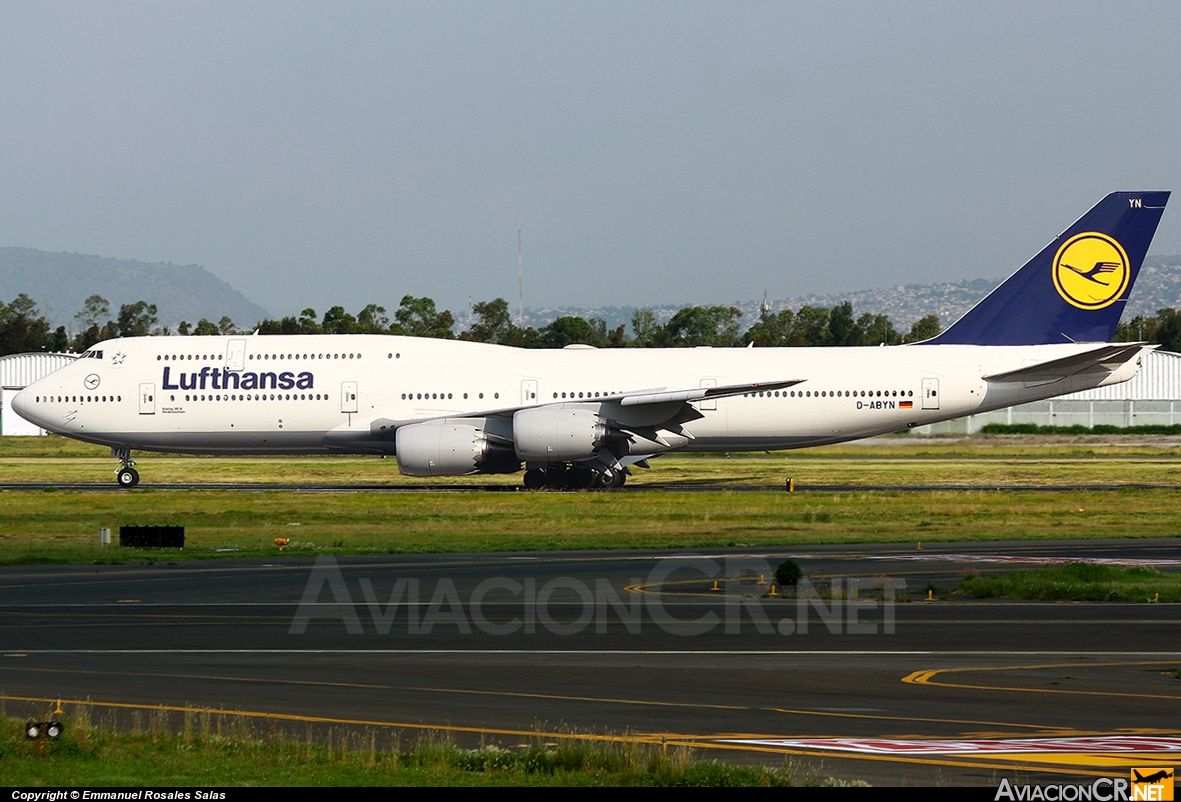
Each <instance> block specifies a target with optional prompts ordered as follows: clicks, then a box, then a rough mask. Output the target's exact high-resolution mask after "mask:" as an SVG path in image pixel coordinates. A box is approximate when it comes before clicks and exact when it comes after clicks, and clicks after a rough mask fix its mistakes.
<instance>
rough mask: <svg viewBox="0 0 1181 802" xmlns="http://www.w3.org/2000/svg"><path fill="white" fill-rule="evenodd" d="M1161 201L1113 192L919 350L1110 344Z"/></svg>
mask: <svg viewBox="0 0 1181 802" xmlns="http://www.w3.org/2000/svg"><path fill="white" fill-rule="evenodd" d="M1168 200H1169V193H1168V192H1113V193H1112V194H1110V195H1108V196H1107V197H1106V198H1104V199H1103V200H1101V201H1099V203H1098V204H1097V205H1096V206H1095V207H1094V208H1093V209H1091V211H1089V212H1087V213H1086V214H1084V215H1083V216H1082V217H1080V218H1079V219H1078V221H1077V222H1075V224H1074V225H1072V226H1071V227H1070V228H1068V229H1066V231H1064V232H1063V233H1062V234H1061V235H1060V236H1059V237H1057V238H1056V239H1055V240H1054V241H1053V242H1051V243H1050V244H1049V245H1047V246H1046V247H1045V248H1044V249H1043V250H1042V252H1041V253H1039V254H1038V255H1037V256H1035V257H1033V259H1031V260H1029V262H1027V263H1026V264H1025V266H1024V267H1022V268H1021V269H1020V270H1018V271H1017V272H1016V273H1014V274H1013V275H1012V276H1010V277H1009V278H1008V280H1006V281H1005V282H1004V283H1003V284H1001V286H999V287H997V288H996V289H995V290H993V291H992V293H990V294H989V295H988V296H987V297H986V298H985V299H984V300H983V301H981V302H980V303H978V304H976V306H974V307H972V308H971V309H970V310H968V312H967V314H965V315H964V316H963V317H961V318H960V319H959V320H957V321H956V322H955V323H954V324H953V325H952V326H951V327H949V328H948V329H947V330H946V331H944V332H943V333H942V334H940V335H938V336H937V337H934V338H932V339H930V340H926V341H925V343H923V344H931V345H947V344H961V345H1043V344H1047V343H1071V342H1110V341H1111V338H1112V337H1113V336H1114V335H1115V328H1116V326H1117V325H1118V324H1119V319H1120V315H1121V314H1122V313H1123V311H1124V305H1125V304H1126V303H1127V299H1128V293H1130V292H1131V291H1132V285H1133V284H1134V283H1135V282H1136V276H1137V275H1138V274H1139V273H1140V266H1141V264H1143V263H1144V255H1145V254H1146V253H1148V246H1149V244H1150V243H1151V242H1152V237H1153V234H1155V233H1156V227H1157V224H1158V223H1159V222H1160V218H1161V214H1162V213H1163V212H1164V209H1165V204H1166V203H1168Z"/></svg>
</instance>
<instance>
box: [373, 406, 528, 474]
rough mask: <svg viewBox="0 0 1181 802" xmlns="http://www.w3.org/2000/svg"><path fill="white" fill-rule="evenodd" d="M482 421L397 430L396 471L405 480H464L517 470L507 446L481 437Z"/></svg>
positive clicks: (443, 422)
mask: <svg viewBox="0 0 1181 802" xmlns="http://www.w3.org/2000/svg"><path fill="white" fill-rule="evenodd" d="M484 427H485V421H484V419H483V418H470V419H469V418H457V419H454V420H438V421H428V422H426V423H415V424H413V425H411V426H402V427H399V428H398V431H397V434H396V435H395V441H394V442H395V449H396V451H397V456H398V470H400V471H401V472H402V473H404V474H406V475H407V476H466V475H468V474H471V473H513V472H514V471H517V470H520V468H521V463H520V462H519V461H518V460H517V457H516V455H515V454H514V453H513V449H512V447H511V446H508V445H505V444H502V443H495V442H493V441H491V440H489V439H488V438H487V437H486V436H485V430H484Z"/></svg>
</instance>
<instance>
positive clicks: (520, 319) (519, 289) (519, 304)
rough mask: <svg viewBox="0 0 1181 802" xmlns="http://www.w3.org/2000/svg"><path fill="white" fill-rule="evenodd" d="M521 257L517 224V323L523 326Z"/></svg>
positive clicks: (523, 301)
mask: <svg viewBox="0 0 1181 802" xmlns="http://www.w3.org/2000/svg"><path fill="white" fill-rule="evenodd" d="M523 264H524V262H523V260H522V259H521V227H520V226H517V325H518V326H519V327H521V328H525V277H524V276H525V273H524V270H523V268H522V265H523Z"/></svg>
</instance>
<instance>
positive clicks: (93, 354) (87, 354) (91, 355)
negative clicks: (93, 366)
mask: <svg viewBox="0 0 1181 802" xmlns="http://www.w3.org/2000/svg"><path fill="white" fill-rule="evenodd" d="M82 358H83V359H102V358H103V352H102V351H84V352H82Z"/></svg>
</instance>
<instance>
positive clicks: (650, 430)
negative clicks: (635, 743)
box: [13, 192, 1169, 488]
mask: <svg viewBox="0 0 1181 802" xmlns="http://www.w3.org/2000/svg"><path fill="white" fill-rule="evenodd" d="M1168 197H1169V193H1167V192H1119V193H1114V194H1111V195H1108V196H1107V197H1106V198H1104V199H1103V200H1102V201H1100V202H1099V203H1098V204H1097V205H1096V206H1095V207H1094V208H1093V209H1091V210H1090V211H1089V212H1087V213H1086V214H1085V215H1083V216H1082V217H1081V218H1080V219H1079V220H1078V221H1077V222H1076V223H1075V224H1074V225H1072V226H1070V228H1068V229H1067V230H1066V231H1065V232H1064V233H1062V234H1061V235H1060V236H1058V237H1057V238H1056V239H1054V241H1053V242H1051V243H1050V244H1049V245H1047V246H1046V247H1045V248H1044V249H1043V250H1042V251H1041V252H1040V253H1039V254H1038V255H1037V256H1035V257H1034V258H1033V259H1032V260H1030V261H1029V262H1028V263H1027V264H1026V265H1025V266H1024V267H1022V268H1021V269H1020V270H1018V271H1017V272H1016V273H1014V274H1013V275H1012V276H1011V277H1010V278H1009V279H1008V280H1006V281H1005V282H1004V283H1003V284H1001V286H1000V287H998V288H997V289H996V290H995V291H993V292H992V293H991V294H990V295H988V296H987V297H986V298H984V300H982V301H981V302H980V303H979V304H977V305H976V306H975V307H973V308H972V309H971V310H970V311H969V312H968V313H967V314H965V315H964V316H963V317H962V318H960V320H958V321H957V322H956V323H955V324H953V325H952V326H951V327H950V328H948V329H947V330H946V331H944V332H943V333H942V334H940V335H939V336H937V337H935V338H933V339H931V340H927V341H925V342H922V343H915V344H911V345H902V346H892V347H879V348H692V349H688V348H687V349H666V350H655V349H641V348H635V349H617V350H615V349H613V350H598V349H595V348H590V347H587V346H570V347H567V348H564V349H561V350H522V349H517V348H509V347H506V346H500V345H486V344H482V343H473V342H457V341H445V340H433V339H422V338H411V337H394V336H385V335H314V336H244V337H137V338H129V339H118V340H109V341H106V342H102V343H99V344H98V345H96V346H94V347H93V348H91V349H90V350H88V351H87V352H86V353H84V354H82V358H79V359H78V360H76V361H75V362H74V363H73V364H71V365H69V366H67V367H65V368H62V369H61V370H59V371H57V372H55V373H53V374H51V375H50V376H48V377H46V378H44V379H41V380H40V381H37V382H35V383H34V384H32V385H30V386H29V387H27V388H26V389H25V390H23V391H22V392H21V393H19V394H18V395H17V396H16V398H15V399H14V401H13V409H15V410H16V411H17V412H18V413H19V414H20V415H21V416H23V417H25V418H27V419H28V420H29V421H31V422H33V423H35V424H37V425H38V426H41V427H43V428H45V429H48V430H49V431H53V432H57V433H59V434H63V435H66V436H68V437H74V438H77V439H79V440H85V441H88V442H91V443H101V444H103V445H109V446H110V447H111V451H112V455H113V456H115V457H117V458H118V459H119V469H118V471H117V476H118V482H119V484H120V485H123V486H126V487H133V486H134V485H136V484H137V483H138V481H139V474H138V473H137V472H136V470H135V468H134V467H133V465H134V462H133V461H132V459H131V452H132V451H133V450H145V451H175V452H190V453H202V454H308V453H354V454H393V455H395V456H396V457H397V460H398V466H399V468H400V469H401V471H402V472H403V473H406V474H409V475H411V476H456V475H464V474H475V473H511V472H515V471H518V470H521V469H522V467H523V468H524V469H525V485H526V486H527V487H530V488H534V487H544V486H561V487H612V486H619V485H621V484H622V483H623V480H624V477H625V472H626V470H627V467H628V466H629V465H632V464H636V463H642V462H643V461H644V460H646V459H648V458H651V457H654V456H658V455H660V454H664V453H667V452H670V451H740V450H744V449H758V450H771V449H790V448H802V447H806V446H813V445H820V444H824V443H836V442H840V441H843V440H852V439H854V438H859V437H866V436H869V435H875V434H882V433H886V432H894V431H898V430H901V429H907V428H910V427H914V426H920V425H922V424H926V423H933V422H935V421H940V420H946V419H948V418H955V417H960V416H963V415H968V414H970V413H978V412H985V411H988V410H993V409H999V408H1002V407H1007V406H1012V405H1015V404H1022V403H1026V402H1028V401H1036V400H1040V399H1045V398H1051V397H1054V396H1058V395H1063V394H1065V393H1072V392H1076V391H1079V390H1085V389H1089V388H1093V387H1102V386H1104V385H1109V384H1115V383H1117V382H1123V381H1127V380H1128V379H1130V378H1131V377H1132V376H1133V375H1135V373H1136V371H1137V370H1138V369H1139V366H1140V358H1141V354H1142V353H1143V352H1144V350H1145V349H1146V348H1151V347H1152V346H1147V345H1145V344H1144V343H1118V344H1113V343H1111V342H1110V340H1111V338H1112V336H1113V335H1114V333H1115V329H1116V325H1117V324H1118V323H1119V319H1120V314H1121V313H1122V312H1123V309H1124V305H1125V303H1126V300H1127V297H1128V293H1129V292H1130V291H1131V289H1132V285H1133V284H1134V283H1135V281H1136V275H1137V273H1138V272H1139V270H1140V266H1141V264H1142V262H1143V261H1144V256H1145V254H1146V253H1147V251H1148V246H1149V243H1150V242H1151V241H1152V237H1153V234H1154V233H1155V231H1156V227H1157V224H1158V223H1159V221H1160V218H1161V214H1162V213H1163V211H1164V207H1165V203H1166V202H1167V201H1168Z"/></svg>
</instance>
